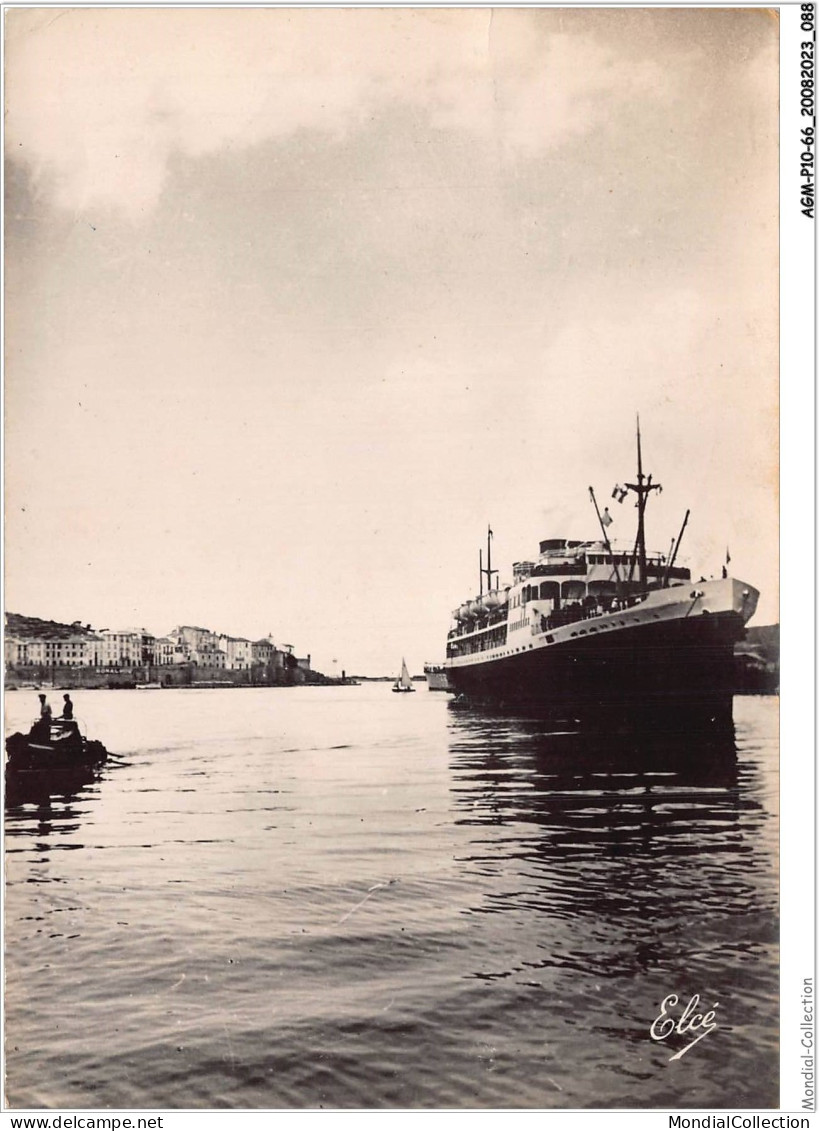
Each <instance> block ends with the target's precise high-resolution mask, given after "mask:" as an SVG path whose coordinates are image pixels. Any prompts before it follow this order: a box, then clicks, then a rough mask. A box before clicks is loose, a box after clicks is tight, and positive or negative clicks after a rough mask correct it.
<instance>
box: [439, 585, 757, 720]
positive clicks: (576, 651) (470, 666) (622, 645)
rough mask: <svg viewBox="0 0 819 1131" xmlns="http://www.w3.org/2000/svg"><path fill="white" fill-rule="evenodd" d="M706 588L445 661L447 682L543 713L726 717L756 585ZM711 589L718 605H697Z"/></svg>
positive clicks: (480, 697)
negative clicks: (545, 639)
mask: <svg viewBox="0 0 819 1131" xmlns="http://www.w3.org/2000/svg"><path fill="white" fill-rule="evenodd" d="M728 586H730V587H731V588H730V590H729V589H728V588H727V587H728ZM709 589H710V590H712V591H713V592H711V593H706V594H705V598H704V599H701V598H698V599H697V600H696V601H694V602H690V603H689V604H690V605H691V606H692V607H688V606H686V605H683V604H681V605H680V607H679V608H670V607H668V601H667V600H666V599H665V598H663V597H661V596H660V595H659V594H658V595H657V596H656V597H653V598H651V599H650V600H649V601H647V602H646V603H645V605H644V606H642V607H639V606H638V609H637V610H634V612H633V614H632V613H630V614H629V616H627V617H625V618H624V619H625V620H626V621H627V622H628V621H629V620H631V621H632V622H634V623H626V625H625V626H622V627H620V626H619V625H614V624H611V623H606V618H603V619H601V620H600V621H598V622H586V623H587V624H594V623H597V625H599V630H598V631H588V632H587V633H584V634H582V635H581V634H579V633H578V632H577V629H578V628H579V627H580V626H578V625H575V626H573V628H572V630H571V635H568V634H567V631H564V632H563V633H562V634H561V635H562V637H563V639H559V640H555V641H554V642H553V643H551V644H550V645H548V646H542V645H541V644H539V643H537V642H536V643H534V644H532V643H529V644H527V645H525V646H523V647H521V648H519V649H513V650H509V651H508V652H507V653H506V654H505V655H501V656H496V657H492V656H487V657H486V659H485V660H482V659H481V658H480V657H477V656H474V657H473V656H471V657H469V659H468V661H460V662H455V663H452V664H448V665H447V667H448V671H449V678H450V681H451V683H452V685H453V689H454V690H455V691H456V692H458V693H459V694H460V695H462V696H463V697H465V698H468V699H469V700H471V701H473V702H481V703H490V704H493V705H499V706H508V707H522V708H526V709H527V710H532V709H535V710H537V711H540V712H544V713H547V714H556V715H560V714H565V715H570V716H580V715H587V716H588V715H594V714H597V715H599V716H600V717H601V718H604V719H606V718H613V717H615V716H619V717H620V718H622V719H624V720H628V719H630V718H636V717H637V716H638V715H639V716H640V717H642V718H644V719H650V718H651V717H656V718H658V719H659V718H665V719H674V718H686V717H687V716H689V715H690V714H691V713H692V712H694V711H696V712H697V713H700V714H702V715H704V716H705V717H713V718H714V719H716V718H722V719H724V718H725V717H726V715H727V718H728V719H730V713H731V702H732V696H733V692H734V690H735V683H736V676H735V673H736V667H735V662H734V644H735V643H736V642H737V641H738V640H740V639H741V638H742V635H743V632H744V626H745V622H746V620H747V619H748V617H749V616H750V615H751V614H752V612H753V608H755V603H756V591H754V590H749V588H747V587H746V588H741V583H736V582H723V583H711V584H710V586H709ZM700 592H701V593H702V592H703V590H700ZM751 594H752V595H753V596H752V597H751ZM669 596H670V595H669ZM709 596H710V597H712V600H711V601H710V604H711V605H712V606H715V605H718V604H720V603H722V604H723V607H722V608H718V607H712V609H704V608H702V606H703V605H704V604H705V601H707V600H708V598H709ZM717 596H721V597H724V598H727V600H724V601H723V602H719V601H717V600H716V599H715V598H716V597H717ZM686 609H688V615H687V614H686ZM611 620H612V618H608V621H609V622H610V621H611ZM621 623H622V622H621ZM555 635H557V634H555Z"/></svg>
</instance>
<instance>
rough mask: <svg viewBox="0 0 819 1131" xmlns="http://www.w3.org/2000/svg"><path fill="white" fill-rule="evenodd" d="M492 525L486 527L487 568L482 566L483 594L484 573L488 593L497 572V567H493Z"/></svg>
mask: <svg viewBox="0 0 819 1131" xmlns="http://www.w3.org/2000/svg"><path fill="white" fill-rule="evenodd" d="M494 537H495V536H494V534H493V533H492V527H491V526H487V528H486V569H484V568H483V567H481V594H483V575H484V574H486V591H487V593H488V592H490V591H491V589H492V574H493V573H497V572H498V571H497V570H496V569H492V539H493V538H494Z"/></svg>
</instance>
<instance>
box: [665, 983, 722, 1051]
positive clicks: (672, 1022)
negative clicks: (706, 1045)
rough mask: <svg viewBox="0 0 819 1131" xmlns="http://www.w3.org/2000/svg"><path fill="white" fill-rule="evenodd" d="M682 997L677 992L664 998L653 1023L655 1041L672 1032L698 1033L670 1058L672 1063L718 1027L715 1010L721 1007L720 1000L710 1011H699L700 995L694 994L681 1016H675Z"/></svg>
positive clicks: (682, 1033) (666, 1036) (667, 1036)
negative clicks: (697, 1010) (675, 1010)
mask: <svg viewBox="0 0 819 1131" xmlns="http://www.w3.org/2000/svg"><path fill="white" fill-rule="evenodd" d="M679 1003H680V999H679V996H678V995H677V994H669V995H668V997H665V998H663V1001H662V1004H661V1005H660V1012H659V1013H658V1014H657V1016H656V1017H655V1018H654V1020H653V1022H652V1023H651V1030H650V1032H651V1039H652V1040H653V1041H665V1040H667V1039H668V1038H669V1037H670V1036H671V1034H672V1033H677V1034H678V1035H679V1036H681V1037H682V1036H685V1035H686V1034H688V1033H691V1034H694V1033H696V1034H697V1035H696V1036H695V1037H694V1039H693V1041H689V1042H688V1044H687V1045H686V1046H685V1048H682V1049H680V1051H679V1052H675V1053H674V1055H673V1056H670V1057H669V1058H668V1063H669V1064H670V1063H671V1061H672V1060H679V1059H680V1057H683V1056H685V1054H686V1053H687V1052H688V1050H689V1049H692V1048H693V1047H694V1045H695V1044H696V1043H697V1041H701V1040H702V1038H703V1037H707V1036H708V1034H709V1033H713V1031H714V1030H715V1029H716V1028H717V1023H716V1021H715V1020H714V1018H715V1017H716V1013H715V1010H717V1009H719V1002H718V1001H715V1002H714V1004H713V1006H712V1007H711V1009H710V1010H709V1011H708V1013H697V1012H696V1009H697V1007H698V1006H699V1004H700V995H699V994H694V996H693V997H692V998H690V1000H689V1002H688V1005H687V1006H686V1007H685V1009H683V1011H682V1013H681V1014H680V1015H679V1017H675V1015H674V1009H675V1007H676V1006H677V1005H679Z"/></svg>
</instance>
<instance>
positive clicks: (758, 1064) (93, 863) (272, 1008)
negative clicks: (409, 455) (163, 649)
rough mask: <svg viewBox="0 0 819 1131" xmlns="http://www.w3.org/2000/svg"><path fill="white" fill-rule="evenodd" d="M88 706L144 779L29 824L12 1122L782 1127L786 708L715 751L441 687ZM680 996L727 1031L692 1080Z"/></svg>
mask: <svg viewBox="0 0 819 1131" xmlns="http://www.w3.org/2000/svg"><path fill="white" fill-rule="evenodd" d="M52 698H53V699H54V700H57V699H58V698H59V696H57V695H54V696H52ZM74 700H75V705H76V713H77V715H78V716H79V717H80V718H81V719H83V720H84V721H85V723H86V725H87V729H88V733H89V735H90V736H92V737H97V738H100V739H101V740H102V741H104V742H105V744H106V745H107V746H108V748H109V749H110V750H112V751H114V752H116V753H117V754H118V755H119V757H120V759H121V764H115V765H114V764H109V765H108V766H106V767H105V768H104V770H103V772H102V774H101V776H100V778H99V780H97V781H95V782H92V783H90V784H88V785H87V786H84V787H82V788H80V789H78V790H77V791H76V792H75V793H74V794H72V795H68V796H51V797H49V798H41V799H39V800H37V801H31V802H29V803H20V804H16V805H11V804H7V807H6V848H7V857H6V862H7V889H6V976H7V997H6V1018H7V1035H6V1039H7V1102H8V1103H9V1104H10V1105H11V1106H13V1107H17V1108H27V1107H34V1108H40V1107H44V1108H45V1107H79V1108H94V1107H126V1108H131V1107H136V1108H140V1107H168V1108H182V1107H185V1108H197V1107H201V1108H220V1107H245V1108H265V1107H269V1108H300V1107H318V1106H319V1105H323V1106H324V1107H407V1108H412V1107H542V1108H573V1107H580V1108H588V1107H620V1106H627V1107H640V1108H645V1107H664V1106H669V1107H706V1108H707V1107H710V1106H720V1107H723V1106H732V1107H742V1106H748V1107H751V1106H752V1107H771V1106H776V1105H777V1104H778V1082H777V1081H778V1048H777V1028H778V958H777V939H778V928H777V895H778V892H777V870H776V869H777V860H776V853H777V827H776V826H777V810H776V807H777V798H778V759H777V746H776V742H777V738H776V735H777V701H776V700H774V699H765V698H741V699H737V700H736V701H735V708H734V717H735V722H736V739H735V741H733V740H730V741H725V742H723V743H721V744H717V745H714V746H711V747H704V746H703V745H702V742H701V741H700V740H696V741H692V740H686V739H685V738H684V737H681V738H680V739H679V740H678V741H676V742H673V743H672V742H669V741H668V740H664V741H659V740H650V739H648V738H645V739H632V740H629V742H619V741H616V740H614V739H610V740H605V739H603V738H601V737H597V738H594V739H584V738H583V737H581V736H578V735H575V734H571V733H565V732H563V733H550V732H549V728H548V727H546V726H545V725H544V724H538V723H536V722H533V721H528V720H524V719H511V718H497V717H492V716H491V715H488V714H485V713H483V714H479V713H477V712H474V711H469V710H465V709H459V708H457V707H456V706H454V705H453V704H452V703H451V701H450V697H449V696H447V695H445V694H441V693H430V692H428V691H427V690H426V688H425V687H423V685H419V691H418V693H417V694H415V695H393V694H391V692H390V689H389V685H388V684H369V685H364V686H362V687H350V688H294V689H242V690H238V689H237V690H213V691H208V690H202V691H190V690H188V691H171V690H163V691H98V692H81V691H78V692H76V693H75V694H74ZM35 705H36V697H35V696H34V695H33V694H30V693H27V692H16V693H13V694H10V695H8V696H7V713H8V718H7V726H8V729H9V730H16V729H20V728H21V727H22V726H23V725H24V724H25V723H27V722H28V720H29V718H30V716H31V715H32V714H33V708H34V706H35ZM558 730H559V728H558ZM672 992H676V993H678V994H679V995H680V996H681V997H682V998H684V1000H685V1001H687V1000H688V998H689V997H690V996H691V995H693V994H696V993H698V994H700V995H701V997H702V1003H703V1004H704V1005H707V1006H708V1007H709V1008H710V1007H711V1006H712V1005H713V1004H714V1003H715V1002H718V1003H719V1007H718V1010H717V1021H718V1022H719V1028H718V1029H717V1030H716V1031H715V1032H713V1033H711V1034H710V1035H709V1036H707V1037H706V1038H705V1039H704V1040H702V1041H701V1042H699V1043H698V1044H697V1045H695V1046H694V1047H693V1048H692V1049H690V1050H689V1051H688V1052H687V1053H686V1054H685V1056H684V1057H682V1058H681V1059H680V1060H677V1061H674V1062H669V1058H670V1056H671V1055H672V1054H673V1052H674V1051H676V1050H678V1049H679V1048H681V1047H682V1045H683V1043H684V1042H683V1041H682V1040H681V1039H679V1038H677V1039H676V1043H675V1042H674V1041H672V1042H671V1044H672V1047H670V1048H669V1047H666V1045H665V1044H659V1043H656V1042H653V1041H652V1040H651V1039H650V1038H649V1027H650V1025H651V1022H652V1020H653V1019H654V1017H655V1016H656V1014H657V1012H658V1009H659V1003H660V1002H661V1000H662V999H663V998H664V997H665V996H666V995H667V994H669V993H672Z"/></svg>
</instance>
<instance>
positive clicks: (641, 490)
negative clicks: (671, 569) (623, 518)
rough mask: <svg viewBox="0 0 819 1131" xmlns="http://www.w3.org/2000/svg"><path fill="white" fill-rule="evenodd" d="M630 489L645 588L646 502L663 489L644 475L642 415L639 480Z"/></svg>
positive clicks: (638, 429)
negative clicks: (653, 492) (655, 492)
mask: <svg viewBox="0 0 819 1131" xmlns="http://www.w3.org/2000/svg"><path fill="white" fill-rule="evenodd" d="M625 486H626V487H627V488H628V490H629V491H633V492H634V493H635V495H636V496H637V503H636V506H637V544H636V550H637V564H638V567H639V582H640V585H641V586H642V587H643V588H645V586H646V584H647V582H648V569H647V565H646V528H645V513H646V503H647V502H648V497H649V495H650V494H651V492H652V491H661V490H662V487H661V486H660V484H659V483H652V482H651V476H650V475H648V476H646V475H643V449H642V444H641V441H640V416H639V413H638V415H637V482H636V483H626V485H625Z"/></svg>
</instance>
